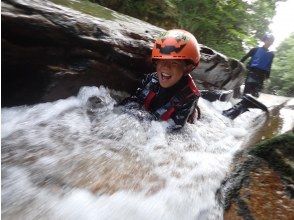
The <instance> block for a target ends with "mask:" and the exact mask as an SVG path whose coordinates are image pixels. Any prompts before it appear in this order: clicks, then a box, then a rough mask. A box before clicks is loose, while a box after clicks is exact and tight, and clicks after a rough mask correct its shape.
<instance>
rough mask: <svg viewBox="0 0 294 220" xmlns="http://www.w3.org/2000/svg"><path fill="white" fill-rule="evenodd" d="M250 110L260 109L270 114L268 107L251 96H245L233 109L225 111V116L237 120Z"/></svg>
mask: <svg viewBox="0 0 294 220" xmlns="http://www.w3.org/2000/svg"><path fill="white" fill-rule="evenodd" d="M248 108H259V109H261V110H262V111H265V112H268V109H267V107H266V106H265V105H264V104H262V103H261V102H259V101H257V100H256V99H254V98H253V97H251V96H250V95H244V96H243V98H242V100H241V101H240V102H239V103H237V104H236V105H234V106H233V107H232V108H230V109H228V110H225V111H223V113H222V114H223V115H224V116H226V117H228V118H230V119H232V120H233V119H235V118H237V117H238V116H239V115H241V114H242V113H244V112H246V111H248Z"/></svg>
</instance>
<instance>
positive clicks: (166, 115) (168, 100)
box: [121, 73, 200, 129]
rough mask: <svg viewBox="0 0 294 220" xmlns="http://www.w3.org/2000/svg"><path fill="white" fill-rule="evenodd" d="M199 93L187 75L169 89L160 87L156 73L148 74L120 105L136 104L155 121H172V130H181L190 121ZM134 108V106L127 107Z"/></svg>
mask: <svg viewBox="0 0 294 220" xmlns="http://www.w3.org/2000/svg"><path fill="white" fill-rule="evenodd" d="M199 96H200V93H199V91H198V89H197V88H196V86H195V84H194V82H193V80H192V78H191V77H190V76H189V75H185V76H183V77H182V78H181V79H180V81H179V82H177V83H176V84H175V85H173V86H172V87H169V88H163V87H161V86H160V84H159V81H158V77H157V75H156V73H152V74H148V75H147V76H146V78H145V79H144V80H143V81H142V82H141V85H140V86H139V88H138V89H137V91H136V92H135V94H134V95H132V96H131V97H129V98H126V99H125V100H123V102H122V103H121V104H122V105H126V106H128V104H129V103H137V107H139V108H142V107H145V109H147V110H148V111H149V112H150V113H151V114H152V115H153V116H154V118H155V119H156V120H164V121H167V120H169V119H172V120H173V122H174V126H173V129H179V128H182V127H183V126H184V125H185V123H186V122H187V120H188V119H189V120H192V117H194V113H195V109H196V107H197V102H198V99H199ZM129 106H131V107H132V108H134V105H129Z"/></svg>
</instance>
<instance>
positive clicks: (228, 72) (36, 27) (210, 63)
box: [1, 0, 244, 106]
mask: <svg viewBox="0 0 294 220" xmlns="http://www.w3.org/2000/svg"><path fill="white" fill-rule="evenodd" d="M54 2H56V4H55V3H54ZM61 4H62V5H61ZM83 4H91V5H87V7H88V9H87V10H86V9H85V8H86V7H85V6H86V5H83ZM1 6H2V10H1V17H2V19H1V23H2V39H1V40H2V82H3V83H2V97H3V99H2V105H3V106H14V105H23V104H35V103H39V102H47V101H55V100H57V99H62V98H67V97H69V96H72V95H76V94H77V93H78V91H79V88H80V87H81V86H86V85H87V86H99V85H105V86H107V87H109V88H111V89H115V90H120V91H126V92H129V93H130V92H133V91H134V90H135V89H136V87H137V85H138V82H139V81H140V80H141V79H142V77H143V75H144V74H146V73H149V72H152V71H154V66H153V64H152V63H151V60H150V53H151V47H152V44H153V40H154V38H155V37H156V36H158V34H159V33H160V32H162V31H163V29H161V28H158V27H156V26H153V25H150V24H148V23H146V22H143V21H140V20H138V19H135V18H131V17H129V16H124V15H121V14H119V13H116V12H114V11H112V10H109V9H107V8H104V7H101V6H99V5H97V4H92V3H90V2H87V1H71V0H62V1H61V0H58V1H57V0H52V1H44V0H3V1H2V2H1ZM201 54H202V60H201V64H200V67H199V69H198V70H195V71H194V73H193V74H192V75H193V77H194V78H195V79H197V80H198V83H199V85H200V87H204V88H208V89H209V88H210V89H213V88H223V89H234V88H238V86H239V85H241V83H242V72H243V71H244V68H243V66H242V64H241V63H239V62H238V61H237V60H234V59H230V58H228V57H226V56H224V55H222V54H220V53H218V52H216V51H214V50H212V49H210V48H208V47H206V46H204V45H202V46H201Z"/></svg>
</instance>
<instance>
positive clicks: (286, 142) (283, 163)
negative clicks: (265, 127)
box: [249, 132, 294, 182]
mask: <svg viewBox="0 0 294 220" xmlns="http://www.w3.org/2000/svg"><path fill="white" fill-rule="evenodd" d="M249 153H250V154H251V155H255V156H257V157H260V158H263V159H264V160H266V161H267V162H268V164H269V166H270V167H272V168H273V169H274V170H275V171H277V172H279V173H280V174H281V176H282V178H283V179H287V180H288V181H290V182H293V181H294V168H293V167H294V133H293V132H291V133H286V134H282V135H279V136H276V137H274V138H272V139H269V140H265V141H262V142H260V143H259V144H257V145H256V146H255V147H254V148H253V149H252V150H250V152H249Z"/></svg>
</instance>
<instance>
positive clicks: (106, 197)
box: [2, 87, 265, 220]
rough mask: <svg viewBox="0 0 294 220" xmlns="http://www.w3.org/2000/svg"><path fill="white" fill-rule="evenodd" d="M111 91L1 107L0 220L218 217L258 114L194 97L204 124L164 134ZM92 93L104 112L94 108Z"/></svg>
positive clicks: (86, 91)
mask: <svg viewBox="0 0 294 220" xmlns="http://www.w3.org/2000/svg"><path fill="white" fill-rule="evenodd" d="M110 93H111V94H110ZM112 93H113V92H110V91H109V90H108V89H105V88H103V87H100V88H97V87H84V88H82V89H81V91H80V93H79V95H78V96H77V97H70V98H68V99H65V100H59V101H56V102H52V103H44V104H38V105H35V106H22V107H14V108H3V109H2V217H3V219H105V220H106V219H107V220H108V219H168V220H172V219H214V220H215V219H222V218H223V217H222V216H223V210H222V207H221V206H220V205H219V204H218V202H217V200H216V198H215V197H216V191H217V189H218V188H219V187H220V183H221V181H222V180H223V179H224V177H225V175H226V174H227V172H229V168H230V163H231V161H232V157H233V155H234V153H235V152H236V151H238V150H239V149H240V147H241V146H242V144H243V143H244V141H246V138H248V137H249V136H250V134H249V130H251V128H252V126H255V129H256V128H257V127H258V126H262V123H263V121H264V120H265V117H263V116H262V115H264V114H263V113H262V112H261V111H260V110H253V111H251V112H246V113H244V114H243V115H241V116H240V117H238V118H237V119H236V120H235V121H231V120H229V119H228V118H225V117H224V116H222V115H221V111H222V110H224V109H226V108H228V107H230V106H231V104H230V103H221V102H218V101H217V102H214V103H210V102H207V101H205V100H200V101H199V105H200V108H201V109H202V118H201V120H199V121H197V122H196V123H195V124H187V126H185V127H184V129H182V130H181V131H180V132H178V133H168V132H167V126H168V123H167V122H157V121H148V120H139V119H138V118H137V117H134V116H132V114H129V113H126V112H125V111H123V108H118V107H114V104H115V100H114V99H113V98H112V97H111V96H110V95H112ZM93 95H94V96H98V97H100V98H101V99H102V100H103V106H100V108H97V109H91V106H90V105H89V102H87V100H88V98H89V97H91V96H93ZM115 95H116V96H117V95H120V93H116V94H115ZM142 114H145V113H144V112H142Z"/></svg>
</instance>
